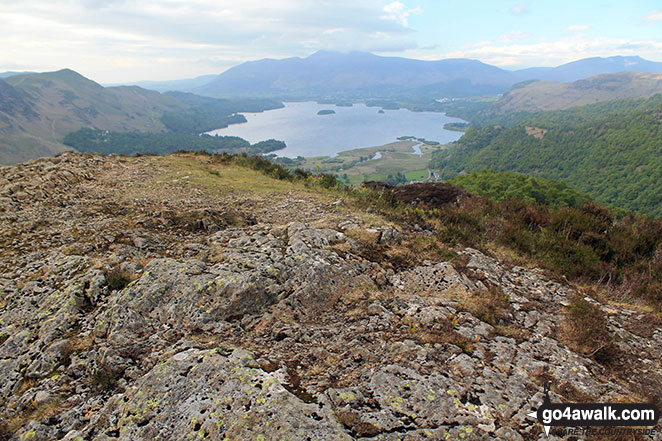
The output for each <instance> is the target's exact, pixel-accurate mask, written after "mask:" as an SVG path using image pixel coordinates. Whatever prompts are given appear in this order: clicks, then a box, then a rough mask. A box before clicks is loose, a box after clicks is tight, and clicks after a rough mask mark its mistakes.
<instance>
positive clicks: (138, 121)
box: [0, 69, 282, 164]
mask: <svg viewBox="0 0 662 441" xmlns="http://www.w3.org/2000/svg"><path fill="white" fill-rule="evenodd" d="M281 106H282V103H280V102H279V101H276V100H258V99H252V100H240V99H238V100H220V99H214V98H203V97H199V96H196V95H192V94H183V93H173V94H161V93H159V92H154V91H150V90H146V89H142V88H140V87H137V86H120V87H103V86H101V85H99V84H97V83H95V82H94V81H91V80H89V79H87V78H85V77H84V76H82V75H80V74H78V73H76V72H74V71H72V70H70V69H63V70H60V71H57V72H47V73H39V74H21V75H14V76H11V77H8V78H6V79H5V80H4V81H3V80H0V163H3V164H11V163H16V162H22V161H25V160H27V159H33V158H37V157H40V156H51V155H54V154H57V153H60V152H62V151H65V150H66V149H67V147H66V146H65V145H64V143H63V140H64V138H65V136H67V135H68V134H69V133H72V132H76V131H78V130H80V129H84V128H87V129H93V130H104V131H110V132H117V133H133V135H131V136H133V137H134V138H136V137H137V135H136V132H140V133H143V134H146V133H149V134H155V135H153V136H152V135H150V136H143V137H142V138H141V143H142V144H141V145H142V146H144V145H150V143H152V144H151V145H153V142H154V139H161V140H163V141H164V142H166V143H167V144H168V147H164V148H163V149H162V150H165V151H171V147H172V145H180V144H184V145H191V144H192V141H195V139H193V138H190V139H188V140H187V141H186V142H184V141H183V138H182V137H179V138H175V139H173V140H172V142H170V141H166V138H165V137H163V135H160V136H159V135H157V134H159V133H161V134H164V133H177V134H181V135H189V137H190V136H197V135H198V134H199V133H201V132H205V131H209V130H213V129H217V128H222V127H227V125H228V124H233V123H239V122H244V121H245V119H244V117H243V116H242V115H238V114H237V113H238V112H260V111H263V110H267V109H274V108H278V107H281ZM120 138H121V137H118V136H117V135H116V136H114V137H113V139H114V140H117V139H120ZM123 142H124V140H120V141H118V142H117V143H116V145H120V144H121V143H123ZM218 142H219V141H218V140H216V141H213V143H218ZM70 144H71V143H70ZM193 144H195V142H194V143H193ZM106 147H107V146H106ZM271 147H272V146H270V147H269V148H271ZM122 148H124V147H122ZM140 148H141V147H140V146H139V147H138V148H137V149H136V151H140ZM149 149H150V150H153V147H149ZM251 151H257V150H251ZM114 153H120V151H115V152H114Z"/></svg>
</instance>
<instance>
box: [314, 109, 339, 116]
mask: <svg viewBox="0 0 662 441" xmlns="http://www.w3.org/2000/svg"><path fill="white" fill-rule="evenodd" d="M334 113H336V111H335V110H332V109H322V110H320V111H319V112H317V114H318V115H333V114H334Z"/></svg>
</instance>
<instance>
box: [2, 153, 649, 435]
mask: <svg viewBox="0 0 662 441" xmlns="http://www.w3.org/2000/svg"><path fill="white" fill-rule="evenodd" d="M70 157H71V158H72V160H74V161H80V163H82V164H86V163H88V162H89V163H91V164H94V167H93V169H92V170H91V171H90V172H89V174H86V173H80V174H79V175H75V176H79V177H78V178H71V179H69V180H58V181H57V184H56V189H60V186H63V185H64V186H67V187H66V188H67V190H66V191H63V190H62V191H61V189H60V190H56V191H55V192H54V194H60V195H61V196H60V198H61V199H58V198H57V197H56V198H55V199H54V200H55V201H56V202H57V201H63V200H65V199H66V198H71V199H68V200H69V201H70V203H71V204H74V203H77V202H75V201H76V200H77V199H76V198H75V197H72V196H71V195H75V194H76V192H77V191H81V186H82V187H83V188H88V189H90V188H92V187H91V186H90V185H91V184H90V183H94V182H97V181H99V180H101V179H102V177H100V176H99V171H98V170H107V169H111V170H112V169H114V168H113V164H114V166H117V167H123V168H131V167H132V166H133V165H132V164H131V161H129V160H126V159H121V160H120V159H118V158H98V157H82V156H81V157H79V156H78V155H71V156H70ZM66 158H67V157H65V159H63V160H62V161H63V162H65V163H67V162H68V159H66ZM140 160H142V159H140V158H138V159H136V160H135V161H140ZM109 164H110V165H109ZM36 166H38V167H41V166H43V164H39V163H38V164H37V165H36ZM81 168H83V167H81ZM97 168H98V169H97ZM94 169H97V171H94ZM9 170H10V176H13V175H11V173H17V172H16V171H15V170H14V169H13V168H11V169H9ZM52 172H53V173H62V170H60V169H59V167H58V166H57V165H55V169H53V170H52ZM152 173H156V174H157V175H158V174H159V173H161V171H159V170H158V169H156V171H152ZM6 185H21V186H22V188H24V189H27V190H26V191H29V192H31V193H33V192H36V191H39V189H40V188H41V187H40V186H39V185H33V184H32V183H31V182H24V180H22V179H21V178H18V177H17V178H12V180H11V184H6ZM18 192H19V191H18V190H17V191H15V192H12V193H8V194H7V196H6V197H7V198H8V199H9V201H4V202H3V204H4V205H3V207H4V211H3V212H2V223H3V227H6V226H7V227H9V226H10V225H11V224H12V222H15V220H14V219H25V218H34V216H35V213H38V212H39V208H40V207H41V206H42V205H45V204H46V202H34V201H32V200H30V201H29V202H27V201H23V200H21V198H17V197H16V194H17V193H18ZM146 196H147V195H146ZM116 197H117V195H115V194H114V193H112V192H109V194H106V199H105V203H107V204H109V205H108V206H110V205H112V203H113V202H114V201H115V199H114V198H116ZM233 197H236V196H233ZM270 197H272V196H270ZM78 201H79V202H80V199H78ZM288 201H289V202H288ZM230 202H231V201H222V200H218V201H213V204H216V205H215V206H214V207H213V208H210V209H212V210H214V211H215V212H221V211H222V210H221V209H219V207H221V206H224V204H226V205H225V206H226V207H228V208H227V209H228V210H229V209H230V207H231V206H232V205H233V204H231V203H230ZM302 203H306V204H308V203H312V202H310V201H307V202H305V201H304V202H302V199H300V197H299V196H287V197H286V198H285V199H281V200H280V201H277V202H275V203H274V205H278V206H279V207H280V210H281V211H282V214H281V217H280V218H281V219H287V222H280V223H279V222H273V220H272V219H274V218H276V217H277V216H276V215H275V214H271V215H270V216H265V217H258V218H257V219H254V222H253V221H251V222H246V223H245V224H244V225H241V226H230V225H229V224H222V225H221V224H219V227H218V229H216V228H199V229H185V228H184V229H182V228H180V227H179V226H178V225H177V224H176V223H172V224H169V223H167V222H166V223H163V224H161V226H160V227H159V228H158V229H156V230H155V229H154V227H151V226H146V223H145V222H144V221H145V220H146V219H154V218H153V217H152V216H151V215H144V216H137V218H136V219H134V222H135V224H133V228H134V229H133V230H132V231H130V232H128V231H127V232H125V234H126V238H127V240H121V239H119V238H121V237H122V236H121V231H120V229H119V227H118V226H116V227H115V228H117V230H116V231H113V232H102V231H100V232H99V233H98V235H104V234H112V235H113V236H115V237H116V240H115V241H113V242H110V243H111V244H112V245H111V246H105V247H99V248H97V249H95V248H92V249H91V250H90V252H84V253H80V254H72V252H71V250H70V248H72V247H77V248H82V247H85V246H86V245H89V244H90V242H89V240H90V239H89V236H85V235H83V236H81V237H80V238H78V239H77V240H76V241H75V242H73V243H61V244H58V243H57V242H56V240H57V239H54V238H44V241H47V242H48V244H49V246H43V247H41V248H39V249H38V250H35V251H33V252H32V253H31V254H23V253H21V252H19V251H18V250H21V249H24V247H27V246H28V245H29V244H28V243H26V242H25V241H29V240H32V238H34V237H36V236H29V235H28V236H27V238H17V239H14V240H15V241H16V242H9V241H8V239H7V238H6V237H5V242H4V243H5V246H6V247H7V249H8V253H9V258H8V259H9V260H8V261H6V262H5V264H4V265H5V266H4V267H3V271H4V274H3V275H2V276H0V378H2V379H3V381H2V383H0V408H2V409H4V411H2V415H0V416H1V417H2V419H3V420H2V424H3V430H4V434H5V436H6V437H7V438H10V439H12V440H35V441H38V440H52V439H66V440H70V441H73V440H104V441H108V440H156V439H161V440H167V439H173V440H175V439H176V440H180V439H221V440H222V439H230V440H249V439H250V440H264V441H266V440H280V439H291V440H313V439H318V440H319V439H324V440H352V439H372V440H384V441H386V440H389V441H391V440H393V441H395V440H421V439H461V440H490V439H493V440H530V439H539V438H540V437H541V433H542V428H541V427H540V425H539V424H538V423H537V422H536V421H535V420H532V419H531V418H529V417H527V416H526V414H527V413H529V412H531V411H532V410H534V409H535V408H537V407H538V406H539V405H540V404H541V403H542V397H543V384H544V383H546V382H549V381H551V382H552V384H553V388H552V391H553V392H552V396H553V398H554V399H555V400H566V401H567V400H590V399H594V400H599V401H613V400H621V399H625V398H627V397H631V396H633V395H635V396H642V394H643V393H644V392H643V391H642V390H641V388H637V387H638V386H637V385H639V386H641V382H639V383H638V382H637V381H628V379H627V378H623V377H619V375H618V374H617V372H616V370H615V367H613V366H612V367H606V366H605V365H604V364H600V363H598V362H597V361H596V360H595V359H594V358H592V357H591V356H590V354H582V353H577V352H574V351H573V350H572V349H571V348H569V347H568V346H566V345H565V344H564V343H563V341H562V339H561V338H560V337H559V332H558V329H559V326H560V325H561V323H562V321H563V320H564V319H565V318H564V311H565V305H567V304H568V302H569V301H570V300H571V299H572V298H573V296H574V295H575V294H576V289H575V288H573V287H572V286H570V285H569V284H568V283H566V282H564V281H553V280H550V279H549V278H548V277H546V276H545V275H544V274H543V273H542V272H541V271H539V270H535V269H525V268H520V267H506V266H504V265H503V264H501V263H499V262H498V261H496V260H495V259H493V258H491V257H488V256H486V255H484V254H482V253H481V252H479V251H477V250H473V249H463V250H457V251H458V252H459V254H460V255H461V257H462V258H461V259H460V260H459V261H461V262H463V264H461V265H460V264H458V262H444V261H441V260H440V261H427V262H424V263H419V264H416V265H414V266H410V267H403V268H398V269H392V268H387V266H386V265H384V262H380V261H379V260H374V261H371V260H367V259H366V258H365V257H362V255H363V254H362V253H360V252H359V251H360V249H361V247H362V246H363V245H362V244H361V243H359V242H358V241H357V240H356V239H355V238H354V237H356V234H353V233H352V234H350V233H351V232H352V231H354V232H355V231H356V230H361V231H365V232H366V234H377V235H378V236H379V240H380V243H381V245H382V246H385V247H390V246H394V247H395V246H401V245H399V243H400V242H401V241H402V240H404V239H406V237H407V236H408V235H410V234H412V233H410V232H407V231H405V230H403V229H401V228H394V227H393V226H391V225H387V224H386V223H383V224H379V223H375V221H374V220H372V221H371V223H370V224H368V223H367V222H366V221H365V220H364V219H362V218H361V217H360V216H354V215H351V214H347V213H346V212H344V211H343V208H342V206H341V204H334V203H329V202H325V201H324V200H320V201H317V202H316V204H317V205H316V209H317V210H318V213H320V215H319V217H316V216H314V215H313V216H310V217H309V219H305V213H304V216H303V217H300V218H299V219H296V213H285V211H287V210H292V211H295V212H296V211H297V210H298V208H295V207H299V204H302ZM173 205H175V206H174V208H173V209H174V210H175V211H177V210H178V209H180V208H182V207H185V208H186V209H187V210H188V209H200V208H201V207H197V208H196V207H192V206H189V205H186V204H184V203H182V205H181V206H179V205H177V204H173ZM241 207H242V204H240V203H236V199H235V204H234V207H232V210H234V211H233V212H234V213H236V214H237V215H238V216H239V217H241V218H245V219H248V218H250V216H248V214H245V213H243V212H242V210H241ZM288 207H289V208H288ZM203 208H204V207H203ZM53 212H54V213H57V214H56V215H55V217H54V218H52V219H50V220H49V222H51V225H57V223H58V222H64V223H66V222H74V221H72V220H71V219H68V218H67V217H66V215H63V214H62V213H63V212H61V211H59V209H54V211H53ZM57 216H63V217H62V218H61V219H60V218H59V217H57ZM81 216H82V219H83V220H87V221H91V222H96V223H98V224H101V223H105V224H106V225H109V226H111V227H112V226H113V225H117V224H114V222H119V220H122V219H124V220H126V219H125V218H123V217H122V216H124V215H123V214H118V213H113V214H107V215H106V216H105V217H102V218H101V219H100V218H99V217H100V215H99V214H98V212H94V211H91V212H90V213H87V214H81ZM272 216H273V217H272ZM289 216H293V217H295V220H293V221H290V220H289V219H288V217H289ZM75 222H78V221H75ZM81 222H82V221H81ZM14 228H17V227H14ZM42 228H43V227H42ZM49 228H50V227H49ZM36 231H39V228H37V229H36ZM47 231H48V232H49V234H53V233H54V231H53V230H47ZM168 235H170V236H168ZM164 237H170V238H171V239H170V241H169V242H168V241H166V240H164V239H163V238H164ZM140 238H143V239H144V241H142V240H139V239H140ZM95 240H99V241H100V240H104V239H100V238H98V237H96V238H95ZM19 264H20V266H19ZM590 301H591V302H593V303H594V304H595V305H597V306H598V307H600V308H602V310H603V311H604V313H605V314H606V316H607V317H608V323H609V327H610V331H611V332H612V333H613V334H614V335H615V336H617V338H616V340H617V345H618V348H619V349H618V350H619V351H620V357H622V358H623V359H624V360H628V362H629V363H630V365H629V367H628V369H630V372H634V373H637V374H638V375H643V376H645V377H646V378H647V381H649V384H647V385H645V386H646V387H647V388H648V392H651V396H653V397H654V396H655V395H654V394H656V393H659V385H660V384H662V374H661V372H662V369H660V368H661V367H660V361H659V353H660V351H661V350H662V338H661V337H662V330H661V329H660V328H659V327H658V328H655V327H653V329H652V331H651V330H650V328H649V330H648V332H649V333H648V334H646V333H643V332H642V331H641V330H640V329H639V328H637V326H635V325H636V322H637V320H640V319H641V318H642V316H641V313H639V312H636V311H634V310H628V309H624V308H619V309H614V308H613V307H610V306H606V305H602V304H600V303H598V302H596V301H595V300H593V299H590ZM542 436H544V435H542ZM549 439H559V438H558V437H556V436H555V435H554V434H553V433H552V435H550V437H549Z"/></svg>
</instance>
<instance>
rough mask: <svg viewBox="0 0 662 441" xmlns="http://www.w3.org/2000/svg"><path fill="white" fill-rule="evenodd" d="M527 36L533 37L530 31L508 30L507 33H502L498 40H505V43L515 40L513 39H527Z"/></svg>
mask: <svg viewBox="0 0 662 441" xmlns="http://www.w3.org/2000/svg"><path fill="white" fill-rule="evenodd" d="M527 38H531V33H530V32H522V31H511V32H506V33H505V34H501V35H500V36H499V37H498V38H497V41H500V42H504V43H510V42H513V41H521V40H526V39H527Z"/></svg>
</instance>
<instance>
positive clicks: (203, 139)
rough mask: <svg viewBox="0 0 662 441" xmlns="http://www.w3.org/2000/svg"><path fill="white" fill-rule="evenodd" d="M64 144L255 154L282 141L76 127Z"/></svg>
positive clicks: (96, 149)
mask: <svg viewBox="0 0 662 441" xmlns="http://www.w3.org/2000/svg"><path fill="white" fill-rule="evenodd" d="M63 142H64V144H65V145H67V146H69V147H72V148H74V149H76V150H78V151H79V152H86V153H102V154H111V153H115V154H119V155H134V154H136V153H141V154H154V155H165V154H168V153H172V152H176V151H178V150H205V151H208V152H216V153H249V154H252V155H259V154H262V153H269V152H273V151H275V150H280V149H283V148H285V143H284V142H283V141H276V140H275V139H269V140H267V141H261V142H258V143H256V144H253V145H251V144H250V143H249V142H248V141H246V140H245V139H242V138H239V137H237V136H209V135H193V134H187V133H139V132H109V131H105V130H93V129H88V128H84V129H80V130H78V131H76V132H72V133H70V134H68V135H67V136H65V138H64V141H63Z"/></svg>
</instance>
